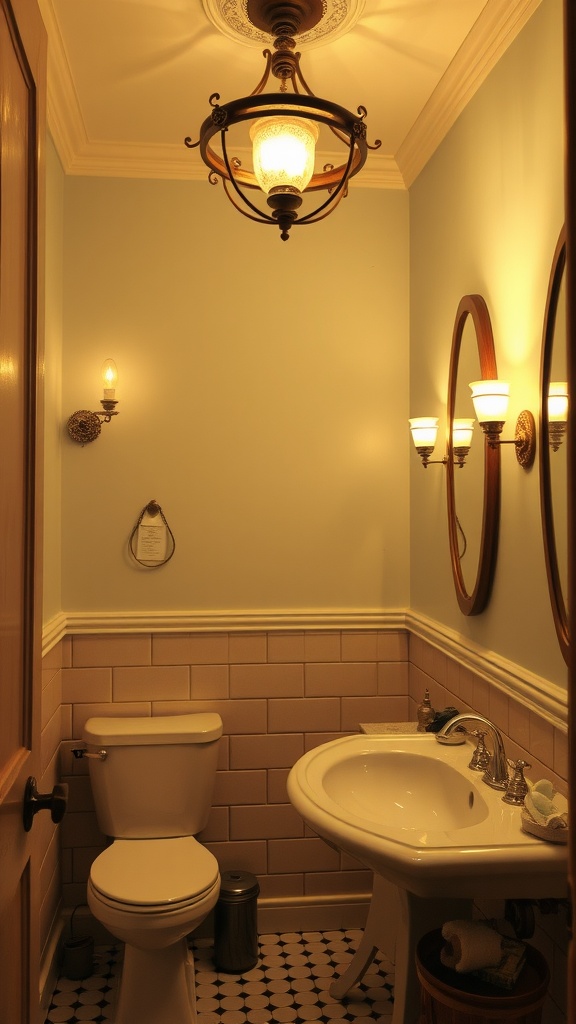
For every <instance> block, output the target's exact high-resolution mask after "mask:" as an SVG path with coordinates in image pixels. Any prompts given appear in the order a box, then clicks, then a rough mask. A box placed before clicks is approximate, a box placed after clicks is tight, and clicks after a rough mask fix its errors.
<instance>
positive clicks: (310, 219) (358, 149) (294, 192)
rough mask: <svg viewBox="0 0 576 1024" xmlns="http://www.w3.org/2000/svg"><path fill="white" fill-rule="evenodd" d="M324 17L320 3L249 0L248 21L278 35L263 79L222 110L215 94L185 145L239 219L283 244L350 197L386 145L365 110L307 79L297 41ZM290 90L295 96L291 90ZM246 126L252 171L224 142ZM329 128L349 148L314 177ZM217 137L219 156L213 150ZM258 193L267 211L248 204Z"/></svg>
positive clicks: (310, 0) (266, 53)
mask: <svg viewBox="0 0 576 1024" xmlns="http://www.w3.org/2000/svg"><path fill="white" fill-rule="evenodd" d="M323 13H324V4H323V2H322V0H281V2H277V0H247V15H248V18H249V20H250V21H251V23H252V24H253V25H254V26H255V27H256V28H258V29H260V30H262V31H264V32H266V33H268V34H269V35H271V36H272V37H273V39H274V52H272V51H271V50H264V57H265V58H266V67H265V70H264V74H263V76H262V78H261V80H260V82H259V83H258V85H257V86H256V88H255V89H254V90H253V92H252V93H250V95H249V96H245V97H243V98H241V99H237V100H232V101H231V102H230V103H223V104H221V105H220V104H219V103H218V102H217V101H218V100H219V99H220V96H219V94H218V93H213V94H212V96H211V97H210V101H209V102H210V105H211V107H212V113H211V114H210V116H209V117H207V118H206V120H205V121H204V122H203V124H202V126H201V128H200V138H199V139H198V141H197V142H192V140H191V138H190V137H188V138H186V139H185V140H184V142H185V145H186V146H187V147H188V148H189V149H195V148H196V147H197V146H199V147H200V155H201V157H202V160H203V161H204V163H205V164H206V166H207V167H208V169H209V174H208V180H209V181H210V183H211V184H213V185H215V184H217V182H218V180H219V179H221V180H222V182H223V184H224V189H225V192H226V195H227V197H228V199H229V200H230V202H231V203H232V204H233V206H235V208H236V209H237V210H238V211H239V212H240V213H242V214H244V216H245V217H248V218H249V219H250V220H254V221H257V222H258V223H260V224H276V225H277V226H278V227H279V228H280V237H281V238H282V239H283V240H284V241H286V240H287V239H288V237H289V232H290V228H291V227H292V225H293V224H296V225H301V224H314V223H316V222H317V221H319V220H322V219H323V218H324V217H326V216H327V215H328V214H329V213H331V212H332V211H333V210H334V209H335V208H336V206H338V204H339V202H340V200H341V199H342V198H344V196H346V194H347V191H348V182H349V180H350V178H352V177H353V176H354V175H355V174H357V173H358V171H359V170H360V169H361V168H362V167H363V166H364V163H365V162H366V157H367V155H368V150H369V149H378V148H379V147H380V145H381V142H380V140H376V142H375V143H374V145H372V146H371V145H369V144H368V142H367V141H366V125H365V123H364V118H365V117H366V113H367V111H366V108H365V107H358V113H357V115H354V114H351V113H350V112H349V111H348V110H346V109H345V108H344V107H341V106H339V105H338V104H336V103H332V101H331V100H323V99H319V98H318V97H316V96H315V95H314V93H313V92H311V91H310V89H309V88H308V85H307V84H306V82H305V80H304V78H303V77H302V72H301V71H300V54H299V53H296V52H295V48H296V41H295V38H294V37H295V36H297V35H298V34H299V33H302V32H307V31H309V30H310V29H312V28H313V27H314V26H315V25H317V24H318V23H319V22H320V21H321V19H322V16H323ZM271 75H272V76H273V77H274V78H277V79H279V80H280V91H279V92H265V91H264V90H265V88H266V86H267V84H268V81H269V79H270V76H271ZM288 84H290V85H291V87H292V90H293V92H288V91H287V87H288ZM247 122H252V123H251V125H249V126H248V127H249V135H250V139H251V141H252V170H249V169H248V168H246V167H243V166H242V162H241V160H240V159H239V158H238V156H231V155H230V154H229V152H228V145H227V138H226V136H227V133H228V132H229V130H230V128H232V127H233V126H234V125H238V124H243V123H244V124H245V126H247V125H246V123H247ZM323 126H325V127H326V128H327V129H329V131H330V132H331V133H332V136H333V137H335V138H336V139H337V140H338V142H339V144H340V145H341V146H343V147H344V150H343V153H342V161H341V163H340V164H339V165H338V166H334V164H332V163H326V164H324V166H323V168H322V170H319V171H317V172H315V171H314V156H315V148H316V143H317V142H318V140H319V138H320V133H321V131H322V129H323ZM218 134H219V135H220V151H218V150H217V149H213V148H212V143H213V139H214V137H215V136H217V135H218ZM255 190H260V192H263V193H264V194H265V195H266V196H267V199H266V203H267V205H268V208H269V209H268V210H266V209H264V208H262V207H259V206H257V205H256V203H253V202H252V200H251V199H250V198H249V193H250V191H252V192H254V191H255ZM313 192H314V193H316V192H319V193H321V195H320V199H319V202H318V205H317V206H315V207H314V208H313V209H310V210H308V209H307V208H306V207H305V209H304V212H303V213H302V214H301V215H300V208H301V206H302V201H303V200H302V197H303V195H306V196H308V195H309V194H310V193H313ZM326 192H327V193H328V195H327V197H325V196H324V195H323V193H326Z"/></svg>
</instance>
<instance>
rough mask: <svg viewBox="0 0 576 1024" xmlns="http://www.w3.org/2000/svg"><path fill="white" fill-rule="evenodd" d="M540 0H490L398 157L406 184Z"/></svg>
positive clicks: (423, 164) (424, 164)
mask: <svg viewBox="0 0 576 1024" xmlns="http://www.w3.org/2000/svg"><path fill="white" fill-rule="evenodd" d="M541 2H542V0H488V3H487V4H486V6H485V7H484V9H483V10H482V12H481V14H480V16H479V18H478V20H477V21H476V24H475V25H474V29H473V31H472V32H470V33H469V35H468V36H467V37H466V39H465V40H464V42H463V44H462V46H461V47H460V49H459V50H458V52H457V54H456V55H455V57H454V59H453V60H452V62H451V63H450V65H449V67H448V68H447V70H446V72H445V73H444V75H443V76H442V78H441V79H440V82H439V83H438V85H437V86H436V88H435V90H434V92H433V93H432V95H431V96H430V99H429V100H428V102H427V103H426V105H425V106H424V108H423V109H422V111H421V113H420V115H419V116H418V117H417V119H416V121H415V122H414V124H413V126H412V128H411V129H410V131H409V132H408V135H407V136H406V138H405V139H404V141H403V143H402V144H401V146H400V148H399V150H398V153H397V154H396V159H397V163H398V167H399V169H400V172H401V174H402V177H403V179H404V181H405V183H406V187H407V188H409V187H410V186H411V185H412V184H413V182H414V181H415V180H416V178H417V177H418V175H419V174H420V172H421V171H422V170H423V168H424V167H425V166H426V164H427V163H428V160H429V159H430V157H431V156H432V155H433V153H434V152H435V151H436V149H437V148H438V146H439V145H440V143H441V142H442V140H443V139H444V138H445V137H446V135H447V134H448V132H449V131H450V129H451V128H452V126H453V124H454V123H455V122H456V120H457V118H458V117H459V115H460V114H461V113H462V111H463V110H464V108H465V107H466V106H467V104H468V103H469V102H470V100H471V99H472V97H473V96H474V94H475V93H476V92H477V90H478V89H479V88H480V86H481V85H482V83H483V82H484V81H485V79H486V78H487V77H488V75H489V73H490V71H491V70H492V68H493V67H494V66H495V65H496V64H497V63H498V61H499V60H500V58H501V57H502V55H503V54H504V52H505V51H506V50H507V49H508V47H509V46H510V44H511V43H512V42H513V41H514V39H515V38H516V36H517V35H518V34H519V32H520V31H521V30H522V29H523V27H524V25H525V24H526V22H527V21H528V20H529V19H530V18H531V16H532V15H533V14H534V11H535V10H536V8H537V7H539V6H540V3H541Z"/></svg>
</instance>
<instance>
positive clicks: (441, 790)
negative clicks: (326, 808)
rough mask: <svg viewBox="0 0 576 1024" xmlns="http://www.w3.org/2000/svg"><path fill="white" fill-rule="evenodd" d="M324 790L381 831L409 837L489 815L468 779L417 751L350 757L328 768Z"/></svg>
mask: <svg viewBox="0 0 576 1024" xmlns="http://www.w3.org/2000/svg"><path fill="white" fill-rule="evenodd" d="M394 746H395V747H397V744H395V745H394ZM322 787H323V790H324V793H325V794H326V796H327V797H328V798H329V799H330V800H331V801H332V803H333V804H335V805H336V806H337V807H339V808H342V809H343V810H344V811H346V812H347V813H348V814H350V815H353V816H354V818H355V819H356V820H362V821H364V822H372V824H373V826H374V827H375V828H376V829H379V828H380V827H381V823H382V822H383V821H384V822H386V825H387V826H391V827H393V828H394V829H405V830H407V831H410V832H414V831H422V830H429V829H432V830H433V831H438V830H439V829H443V830H445V831H446V830H452V829H459V828H467V827H469V826H470V825H476V824H477V823H478V822H480V821H484V820H485V818H487V816H488V813H489V810H488V804H487V803H486V801H485V800H484V798H483V797H482V795H481V794H480V793H478V792H477V790H476V788H475V787H474V786H471V785H470V780H469V779H468V778H465V777H464V776H463V775H462V774H461V773H460V772H459V771H457V770H456V769H455V768H453V767H452V765H450V764H446V762H445V761H443V760H442V761H441V760H439V759H438V758H437V757H430V756H429V755H428V754H426V753H420V752H419V751H418V749H416V750H414V749H410V750H402V749H400V750H398V749H385V750H366V749H364V750H363V751H361V752H359V753H357V754H351V755H350V756H346V757H345V758H344V759H343V760H338V761H337V763H336V764H330V765H329V766H328V767H327V768H326V770H325V771H324V773H323V776H322Z"/></svg>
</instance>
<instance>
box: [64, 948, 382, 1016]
mask: <svg viewBox="0 0 576 1024" xmlns="http://www.w3.org/2000/svg"><path fill="white" fill-rule="evenodd" d="M361 936H362V932H361V931H359V930H353V931H329V932H286V933H283V934H281V935H261V936H260V938H259V954H260V956H259V961H258V963H257V965H256V967H254V968H253V970H251V971H247V972H246V973H244V974H241V975H239V974H222V973H218V972H217V971H216V970H215V967H214V961H213V948H212V942H211V940H209V939H206V940H199V941H198V942H197V943H196V944H195V945H194V959H195V963H196V1012H197V1016H198V1024H309V1022H318V1024H344V1022H346V1024H369V1022H370V1021H374V1022H382V1024H389V1019H390V1016H391V1014H392V1006H393V1004H392V992H393V985H394V977H393V970H394V969H393V967H392V965H391V964H389V963H388V962H387V961H386V960H385V959H384V958H383V957H381V956H380V955H378V956H377V957H376V959H375V961H374V963H373V964H371V966H370V967H369V968H368V971H367V972H366V974H365V975H364V978H363V980H362V982H361V983H360V984H359V985H357V986H356V987H355V988H354V989H352V990H351V991H350V993H349V994H348V997H347V998H346V1000H345V1001H343V1002H337V1001H334V1000H333V999H332V997H331V996H330V993H329V988H330V984H331V982H332V980H333V978H334V977H336V976H337V975H338V974H341V973H342V972H343V971H344V970H345V968H346V967H347V965H348V964H349V963H350V960H351V959H352V956H353V954H354V953H355V951H356V948H357V945H358V942H359V941H360V938H361ZM121 966H122V952H121V948H119V949H118V948H116V947H114V946H112V947H100V948H98V949H97V950H96V957H95V969H94V974H93V975H91V976H90V977H89V978H85V979H84V980H83V981H69V980H68V979H66V978H61V979H60V980H59V981H58V984H57V986H56V990H55V992H54V995H53V997H52V1003H51V1005H50V1009H49V1011H48V1016H47V1017H46V1024H80V1022H81V1021H94V1022H96V1024H114V999H115V993H116V985H117V980H118V977H119V975H120V971H121Z"/></svg>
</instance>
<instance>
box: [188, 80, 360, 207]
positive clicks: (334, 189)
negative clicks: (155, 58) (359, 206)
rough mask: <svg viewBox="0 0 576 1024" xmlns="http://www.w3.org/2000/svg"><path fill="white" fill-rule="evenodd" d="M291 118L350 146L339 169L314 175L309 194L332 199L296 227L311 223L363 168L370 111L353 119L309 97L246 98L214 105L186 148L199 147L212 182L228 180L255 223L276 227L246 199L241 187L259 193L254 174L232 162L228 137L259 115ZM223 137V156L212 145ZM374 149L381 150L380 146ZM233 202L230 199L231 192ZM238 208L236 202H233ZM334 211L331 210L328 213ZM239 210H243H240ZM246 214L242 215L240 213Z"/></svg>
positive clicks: (272, 95) (326, 168) (328, 168)
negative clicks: (319, 126)
mask: <svg viewBox="0 0 576 1024" xmlns="http://www.w3.org/2000/svg"><path fill="white" fill-rule="evenodd" d="M219 98H220V97H219V95H218V93H214V94H213V95H212V96H211V97H210V102H211V103H213V101H215V100H218V99H219ZM286 114H292V115H293V116H297V117H299V118H303V119H305V120H306V119H308V120H311V121H315V122H320V123H322V124H325V125H326V126H327V127H328V128H330V129H331V130H332V131H334V132H335V133H337V134H338V138H340V139H341V141H345V142H346V144H347V146H348V157H347V160H346V162H345V163H343V164H341V165H340V166H338V167H334V166H333V165H332V164H327V165H325V166H324V168H323V169H322V171H319V172H316V173H315V174H313V176H312V178H311V180H310V183H309V185H308V186H307V189H306V192H314V191H320V190H324V191H329V192H330V195H329V196H328V199H326V200H325V201H324V202H323V203H322V204H321V205H320V206H319V207H317V208H316V209H315V210H313V211H311V212H310V213H308V214H306V215H305V216H304V217H301V218H300V219H298V220H297V221H296V222H295V223H297V224H311V223H315V222H316V221H318V220H320V219H322V217H325V216H327V214H328V213H329V212H331V208H332V207H333V206H334V205H336V202H337V201H339V200H340V199H341V198H342V196H343V194H344V193H345V191H346V185H347V183H348V181H349V179H350V178H351V177H353V176H354V175H355V174H357V173H358V171H359V170H361V168H362V167H363V166H364V164H365V162H366V157H367V155H368V149H369V148H372V147H369V146H368V143H367V141H366V125H365V124H364V121H363V117H364V116H365V115H366V110H365V109H364V108H363V107H359V108H358V116H357V117H355V116H354V115H353V114H351V113H350V112H349V111H348V110H346V109H345V107H341V106H339V105H338V104H335V103H330V102H328V101H324V100H321V99H318V98H317V97H316V96H307V95H302V94H300V93H298V94H294V96H291V95H287V94H286V93H264V94H261V95H259V96H245V97H242V98H241V99H237V100H232V101H231V102H230V103H226V104H222V105H221V106H220V105H218V104H217V103H216V104H214V109H213V111H212V114H211V115H210V116H209V117H207V118H206V120H205V121H204V122H203V124H202V127H201V128H200V139H199V141H198V142H196V143H193V142H192V140H191V139H190V138H189V137H188V138H186V139H185V140H184V141H185V144H186V146H187V147H188V148H189V149H193V148H196V147H198V146H199V147H200V155H201V157H202V160H203V161H204V163H205V164H206V165H207V166H208V167H209V168H210V180H211V181H212V182H213V183H214V184H216V180H217V179H214V178H212V175H213V174H214V175H216V176H217V178H221V179H222V181H223V183H224V186H225V187H226V185H227V182H229V183H230V184H231V185H232V186H233V187H234V189H235V191H236V193H237V194H238V195H239V197H240V199H241V200H242V202H244V203H245V204H246V206H248V207H249V208H250V209H251V210H252V211H253V213H254V216H253V217H252V218H251V219H256V220H261V221H263V222H264V223H271V224H276V225H277V224H278V221H277V219H276V218H274V217H273V216H270V215H268V214H266V212H265V211H263V210H260V209H259V208H258V207H257V206H255V205H254V204H253V203H251V202H250V201H249V200H248V198H247V196H245V195H244V194H243V193H242V191H241V187H244V188H248V189H254V190H258V191H259V192H260V191H261V189H260V186H259V184H258V182H257V180H256V177H255V175H254V173H253V172H252V171H250V170H248V169H247V168H244V167H242V165H241V163H240V161H239V160H237V159H235V158H232V159H231V158H230V157H229V155H228V151H227V146H226V133H227V131H228V128H229V127H230V126H232V125H235V124H239V123H241V122H243V121H250V120H253V119H254V118H255V117H262V116H266V117H282V116H283V115H284V116H285V115H286ZM218 134H219V135H220V141H221V146H222V156H220V154H219V153H217V152H216V151H215V150H214V149H213V148H212V146H211V145H210V143H211V142H212V139H213V138H214V136H215V135H218ZM373 148H377V147H376V146H375V147H373ZM227 194H228V196H229V198H231V199H232V197H231V196H230V193H229V192H228V190H227ZM235 205H236V204H235ZM327 207H330V209H327ZM238 209H240V207H238ZM241 212H242V213H243V212H244V211H243V210H241Z"/></svg>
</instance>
